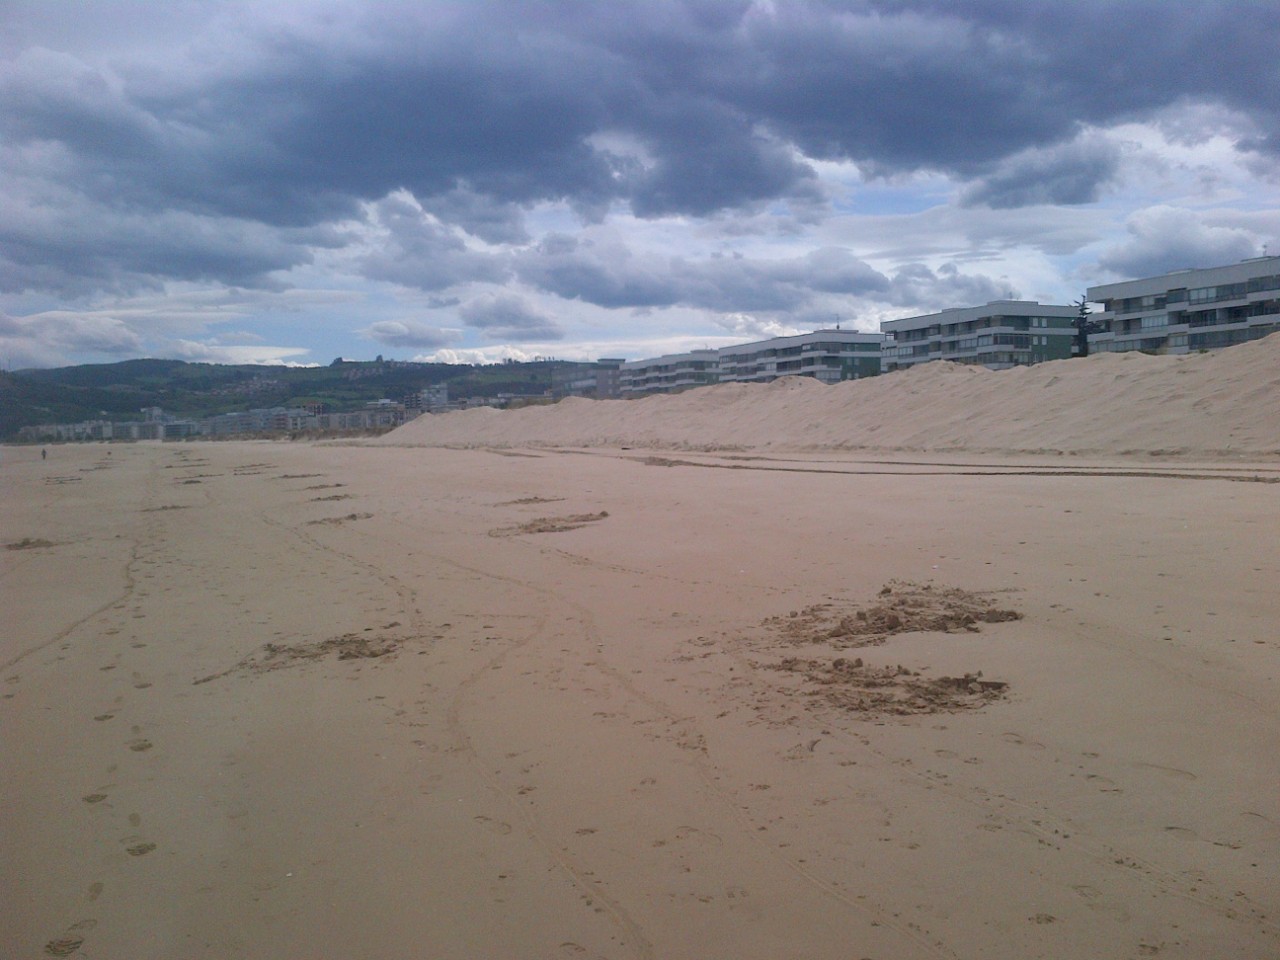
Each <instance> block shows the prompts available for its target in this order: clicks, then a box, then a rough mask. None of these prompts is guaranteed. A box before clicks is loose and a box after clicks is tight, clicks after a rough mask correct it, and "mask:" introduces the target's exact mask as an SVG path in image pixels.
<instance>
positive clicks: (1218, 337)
mask: <svg viewBox="0 0 1280 960" xmlns="http://www.w3.org/2000/svg"><path fill="white" fill-rule="evenodd" d="M1087 296H1088V298H1089V299H1090V300H1092V301H1094V302H1096V303H1100V304H1102V308H1103V309H1102V311H1101V312H1099V313H1095V314H1093V316H1092V318H1091V319H1093V320H1097V321H1100V322H1101V323H1102V324H1103V326H1104V329H1103V331H1102V332H1100V333H1095V334H1092V335H1090V337H1089V351H1090V352H1091V353H1104V352H1108V351H1110V352H1113V353H1120V352H1123V351H1127V350H1141V351H1143V352H1144V353H1189V352H1191V351H1193V350H1213V349H1216V348H1218V347H1229V346H1232V345H1233V344H1237V343H1243V342H1245V341H1246V340H1256V339H1258V338H1259V337H1265V336H1267V334H1270V333H1275V332H1276V331H1277V330H1280V257H1255V258H1253V259H1251V260H1244V261H1241V262H1240V263H1233V264H1229V265H1227V266H1222V267H1208V268H1204V269H1199V270H1179V271H1177V272H1175V273H1166V274H1165V275H1163V276H1160V277H1147V278H1145V279H1142V280H1125V281H1122V282H1120V283H1104V284H1101V285H1099V286H1096V287H1090V288H1089V290H1088V294H1087Z"/></svg>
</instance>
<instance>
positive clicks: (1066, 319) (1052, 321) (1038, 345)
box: [880, 300, 1077, 373]
mask: <svg viewBox="0 0 1280 960" xmlns="http://www.w3.org/2000/svg"><path fill="white" fill-rule="evenodd" d="M1076 312H1077V311H1076V307H1075V306H1072V305H1063V304H1051V303H1037V302H1036V301H1034V300H993V301H991V302H990V303H988V304H986V305H985V306H981V307H950V308H948V309H946V310H943V311H942V312H941V313H930V314H926V315H924V316H920V317H904V318H903V319H901V320H886V321H884V322H883V323H881V324H880V329H881V330H883V331H884V332H885V334H886V335H887V336H888V340H886V341H885V344H884V349H883V352H882V361H881V362H882V365H883V368H884V371H885V372H886V373H888V372H889V371H891V370H901V369H904V368H906V367H910V366H914V365H915V364H918V363H928V362H929V361H930V360H952V361H954V362H956V363H976V364H981V365H982V366H984V367H990V368H991V369H992V370H1004V369H1007V368H1009V367H1018V366H1028V365H1030V364H1033V363H1040V362H1042V361H1044V360H1060V359H1064V358H1066V357H1069V356H1071V346H1072V341H1073V338H1074V336H1075V332H1076V330H1075V318H1076Z"/></svg>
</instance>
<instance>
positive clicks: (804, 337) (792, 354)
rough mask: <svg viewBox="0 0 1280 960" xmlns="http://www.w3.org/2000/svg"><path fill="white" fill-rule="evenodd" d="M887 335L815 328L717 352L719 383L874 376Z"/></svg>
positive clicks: (828, 380) (837, 379)
mask: <svg viewBox="0 0 1280 960" xmlns="http://www.w3.org/2000/svg"><path fill="white" fill-rule="evenodd" d="M882 343H884V335H883V334H879V333H860V332H858V331H856V330H815V331H814V332H813V333H802V334H800V335H798V336H794V337H773V338H772V339H770V340H758V341H756V342H754V343H743V344H739V345H737V346H733V347H722V348H720V350H718V351H717V354H718V360H719V363H718V373H719V382H720V383H726V382H728V381H740V382H744V381H745V382H755V383H767V382H768V381H770V380H776V379H778V377H788V376H798V377H813V378H815V379H817V380H821V381H822V382H823V383H837V382H839V381H841V380H858V379H861V378H862V377H874V376H875V375H876V374H878V373H879V372H880V347H881V344H882Z"/></svg>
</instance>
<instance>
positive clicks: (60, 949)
mask: <svg viewBox="0 0 1280 960" xmlns="http://www.w3.org/2000/svg"><path fill="white" fill-rule="evenodd" d="M83 945H84V937H60V938H58V939H57V940H50V941H49V942H48V943H46V944H45V945H44V952H45V953H47V954H48V955H49V956H51V957H69V956H71V955H72V954H73V953H75V952H76V951H77V950H79V949H80V947H81V946H83Z"/></svg>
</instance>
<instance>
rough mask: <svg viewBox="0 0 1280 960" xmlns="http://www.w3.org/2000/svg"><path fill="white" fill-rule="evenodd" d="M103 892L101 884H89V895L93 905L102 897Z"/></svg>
mask: <svg viewBox="0 0 1280 960" xmlns="http://www.w3.org/2000/svg"><path fill="white" fill-rule="evenodd" d="M102 890H103V885H102V884H101V883H91V884H89V894H88V900H89V902H90V903H93V901H95V900H97V899H98V898H99V897H100V896H102Z"/></svg>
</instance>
